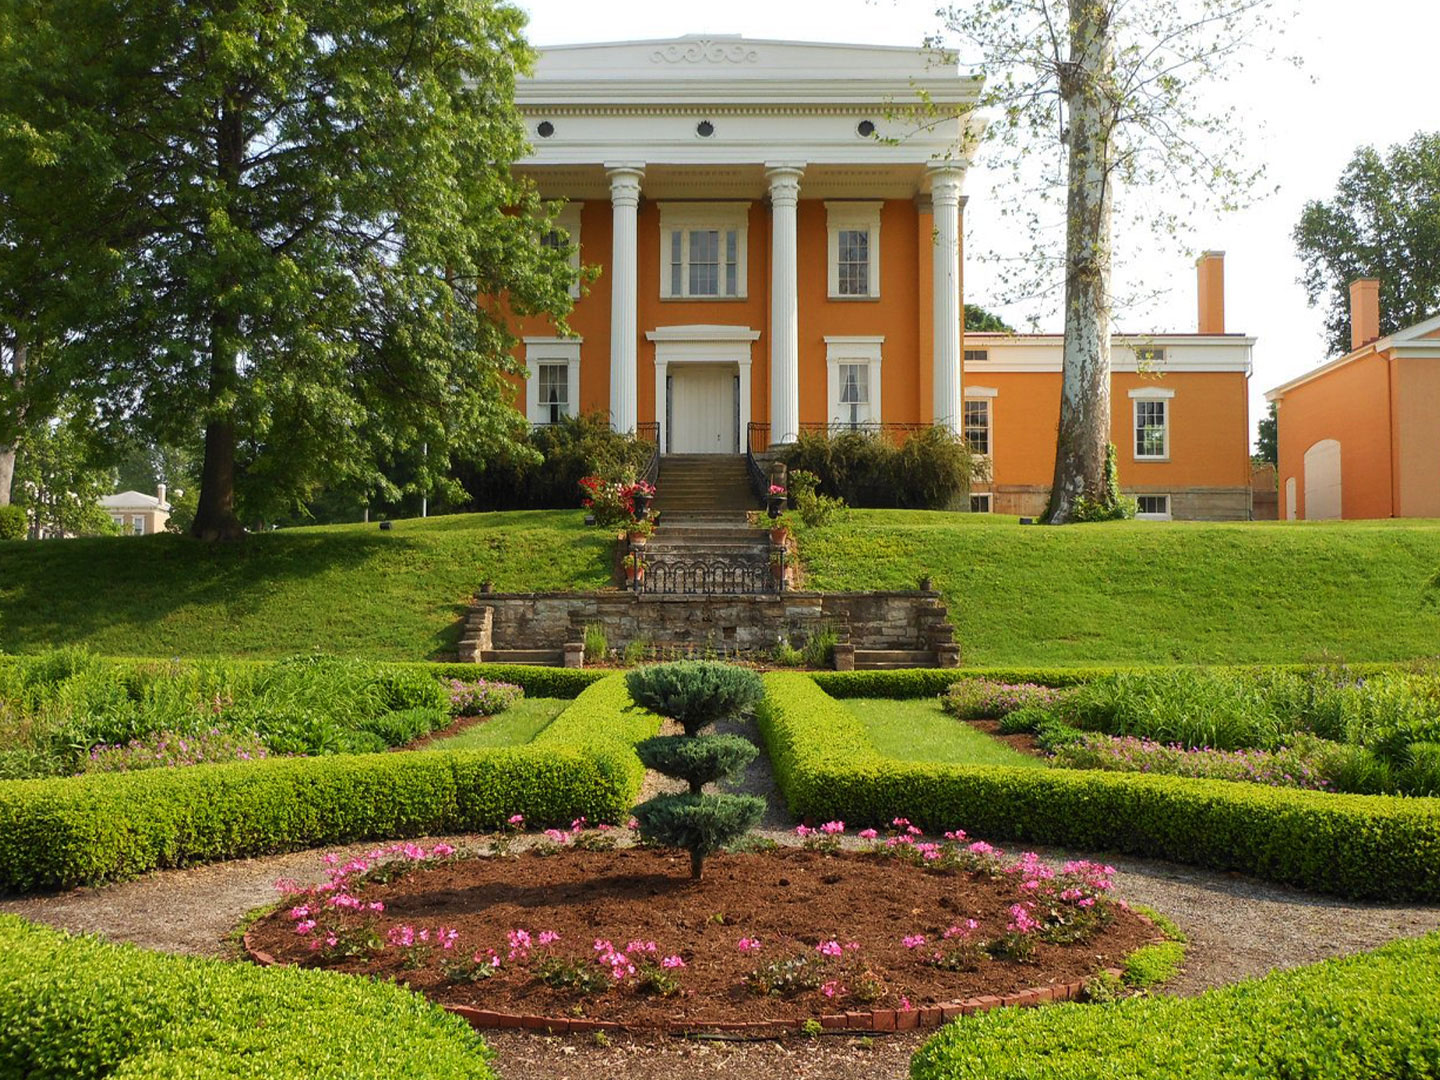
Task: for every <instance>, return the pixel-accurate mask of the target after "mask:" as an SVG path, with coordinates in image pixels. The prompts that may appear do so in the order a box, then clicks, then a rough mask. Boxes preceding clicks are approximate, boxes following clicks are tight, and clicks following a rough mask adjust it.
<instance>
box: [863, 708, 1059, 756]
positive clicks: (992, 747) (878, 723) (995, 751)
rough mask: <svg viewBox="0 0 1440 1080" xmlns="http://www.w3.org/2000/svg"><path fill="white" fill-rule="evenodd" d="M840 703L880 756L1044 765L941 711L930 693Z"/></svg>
mask: <svg viewBox="0 0 1440 1080" xmlns="http://www.w3.org/2000/svg"><path fill="white" fill-rule="evenodd" d="M844 705H845V707H846V708H848V709H849V710H850V711H851V712H853V713H854V714H855V715H856V716H858V717H859V718H860V722H861V723H863V724H864V725H865V730H866V731H867V732H869V734H870V739H871V741H872V742H873V743H874V744H875V749H876V750H878V751H880V753H882V754H884V755H885V756H886V757H892V758H900V759H902V760H904V761H938V762H944V763H945V764H948V765H1020V766H1030V767H1035V768H1042V769H1043V768H1044V767H1045V763H1044V762H1043V761H1041V760H1040V759H1039V758H1035V757H1031V756H1030V755H1028V754H1022V753H1020V751H1018V750H1012V749H1010V747H1008V746H1006V745H1005V744H1004V743H1003V742H1001V741H1000V740H998V739H992V738H991V737H990V736H989V735H986V734H985V733H984V732H981V731H976V730H975V729H974V728H973V727H971V726H970V725H969V724H966V723H964V722H963V721H960V720H956V719H955V718H954V717H953V716H947V715H946V714H945V713H944V712H942V711H941V709H940V702H939V701H937V700H935V699H933V698H912V699H909V700H905V701H893V700H891V699H889V698H847V699H845V701H844Z"/></svg>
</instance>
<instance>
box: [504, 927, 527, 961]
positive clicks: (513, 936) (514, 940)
mask: <svg viewBox="0 0 1440 1080" xmlns="http://www.w3.org/2000/svg"><path fill="white" fill-rule="evenodd" d="M505 940H506V941H507V942H509V944H510V959H511V960H524V959H525V958H526V957H527V956H529V955H530V934H529V931H526V930H511V931H510V932H509V933H508V934H506V935H505Z"/></svg>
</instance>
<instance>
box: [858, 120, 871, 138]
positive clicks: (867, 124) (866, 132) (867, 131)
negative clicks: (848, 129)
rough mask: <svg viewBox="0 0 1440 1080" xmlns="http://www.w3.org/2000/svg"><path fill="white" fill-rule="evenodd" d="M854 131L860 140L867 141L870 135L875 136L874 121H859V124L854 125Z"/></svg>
mask: <svg viewBox="0 0 1440 1080" xmlns="http://www.w3.org/2000/svg"><path fill="white" fill-rule="evenodd" d="M855 131H856V132H857V133H858V134H859V135H860V137H861V138H864V139H868V138H869V137H870V136H871V135H874V134H875V121H874V120H861V121H860V123H858V124H856V125H855Z"/></svg>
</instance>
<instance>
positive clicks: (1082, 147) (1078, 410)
mask: <svg viewBox="0 0 1440 1080" xmlns="http://www.w3.org/2000/svg"><path fill="white" fill-rule="evenodd" d="M1110 6H1111V5H1110V2H1109V0H1070V26H1071V39H1070V58H1071V59H1070V63H1069V64H1068V65H1067V66H1066V68H1065V70H1064V71H1063V72H1062V75H1061V80H1060V85H1061V93H1062V95H1063V97H1064V99H1065V106H1066V111H1067V113H1068V118H1069V134H1068V136H1067V138H1068V145H1069V198H1068V200H1067V220H1066V229H1065V354H1064V373H1063V376H1062V380H1061V390H1060V427H1059V430H1058V432H1057V436H1056V446H1055V478H1054V481H1053V483H1052V485H1051V488H1050V506H1049V508H1048V509H1047V510H1046V514H1045V520H1046V521H1048V522H1050V523H1051V524H1055V525H1058V524H1062V523H1064V522H1067V521H1071V520H1073V519H1074V514H1075V502H1076V500H1077V499H1078V498H1079V497H1080V496H1082V495H1083V496H1084V497H1085V498H1086V499H1087V500H1092V501H1098V502H1104V501H1107V499H1108V495H1107V493H1106V487H1105V452H1106V448H1107V447H1108V446H1109V443H1110V250H1111V249H1110V211H1111V196H1112V191H1111V183H1110V181H1111V167H1112V165H1113V162H1114V149H1113V146H1112V143H1111V124H1112V119H1113V116H1112V114H1113V108H1112V106H1111V104H1110V100H1109V99H1110V94H1109V89H1110V81H1111V79H1112V77H1113V67H1114V42H1113V40H1112V38H1111V31H1110Z"/></svg>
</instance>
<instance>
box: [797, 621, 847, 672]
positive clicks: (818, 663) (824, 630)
mask: <svg viewBox="0 0 1440 1080" xmlns="http://www.w3.org/2000/svg"><path fill="white" fill-rule="evenodd" d="M839 643H840V633H839V631H837V630H836V629H835V628H834V627H833V626H822V627H821V628H820V629H818V630H816V631H815V632H814V633H813V634H811V635H810V637H809V639H808V640H807V641H806V642H805V647H804V648H803V649H802V650H801V653H800V658H801V659H802V660H803V661H804V662H805V666H806V667H811V668H830V667H834V666H835V646H836V645H838V644H839Z"/></svg>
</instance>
